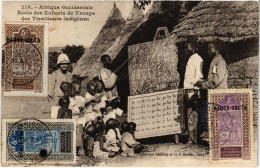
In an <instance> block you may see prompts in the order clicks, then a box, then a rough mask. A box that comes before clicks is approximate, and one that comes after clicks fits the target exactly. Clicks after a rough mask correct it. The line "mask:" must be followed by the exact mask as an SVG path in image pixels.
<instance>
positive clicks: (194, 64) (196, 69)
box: [184, 53, 203, 89]
mask: <svg viewBox="0 0 260 168" xmlns="http://www.w3.org/2000/svg"><path fill="white" fill-rule="evenodd" d="M202 66H203V59H202V58H201V57H200V56H199V55H198V54H197V53H195V54H193V55H192V56H190V58H189V60H188V63H187V65H186V70H185V77H184V89H196V87H194V84H195V83H196V82H197V81H199V80H200V79H201V78H203V73H202Z"/></svg>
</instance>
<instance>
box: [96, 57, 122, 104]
mask: <svg viewBox="0 0 260 168" xmlns="http://www.w3.org/2000/svg"><path fill="white" fill-rule="evenodd" d="M101 62H102V63H103V66H104V67H103V68H102V69H101V72H100V79H101V80H102V82H103V83H104V93H105V95H106V97H107V98H108V99H110V98H111V97H117V96H118V93H117V87H116V81H117V75H116V74H115V73H114V72H112V71H111V65H112V62H111V58H110V56H109V55H102V56H101Z"/></svg>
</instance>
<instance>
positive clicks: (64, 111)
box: [57, 96, 72, 119]
mask: <svg viewBox="0 0 260 168" xmlns="http://www.w3.org/2000/svg"><path fill="white" fill-rule="evenodd" d="M69 104H70V100H69V96H62V97H61V98H60V99H59V105H60V106H61V108H59V110H58V116H57V118H58V119H63V118H64V119H72V111H71V110H70V109H68V107H69Z"/></svg>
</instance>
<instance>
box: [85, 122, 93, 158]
mask: <svg viewBox="0 0 260 168" xmlns="http://www.w3.org/2000/svg"><path fill="white" fill-rule="evenodd" d="M85 134H86V135H87V137H86V138H84V145H83V147H84V151H85V155H86V156H88V157H93V149H94V137H95V127H94V125H89V126H87V128H86V129H85Z"/></svg>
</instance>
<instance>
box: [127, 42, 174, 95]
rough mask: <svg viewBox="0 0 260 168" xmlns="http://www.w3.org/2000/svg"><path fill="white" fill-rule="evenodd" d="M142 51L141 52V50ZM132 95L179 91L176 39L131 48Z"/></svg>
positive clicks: (129, 65)
mask: <svg viewBox="0 0 260 168" xmlns="http://www.w3.org/2000/svg"><path fill="white" fill-rule="evenodd" d="M139 49H140V50H139ZM128 50H129V54H128V55H129V57H131V56H132V55H133V54H134V53H136V52H137V51H138V52H137V53H136V56H134V57H133V58H132V59H130V61H129V64H128V68H129V77H130V79H129V81H130V95H138V94H145V93H152V92H156V91H163V90H171V89H177V88H178V86H179V73H178V71H177V62H178V54H177V47H176V46H175V39H174V38H167V39H163V40H156V41H152V42H147V43H142V44H136V45H132V46H130V47H129V49H128Z"/></svg>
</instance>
